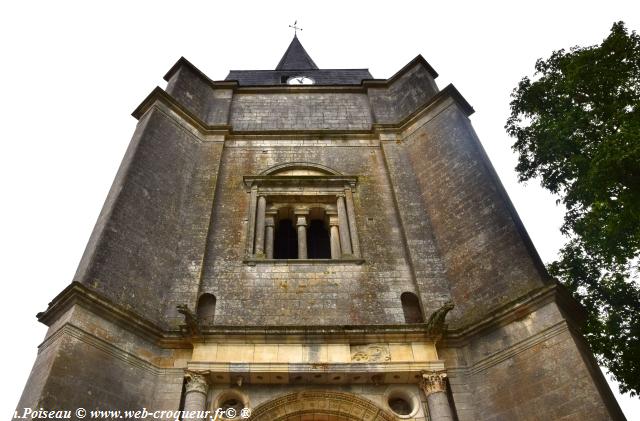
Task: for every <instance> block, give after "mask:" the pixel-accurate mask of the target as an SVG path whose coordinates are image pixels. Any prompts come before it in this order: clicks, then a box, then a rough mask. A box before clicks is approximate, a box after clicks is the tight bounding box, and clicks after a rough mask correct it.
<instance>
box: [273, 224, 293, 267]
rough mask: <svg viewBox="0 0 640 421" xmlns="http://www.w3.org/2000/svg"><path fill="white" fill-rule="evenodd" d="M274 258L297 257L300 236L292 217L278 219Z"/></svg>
mask: <svg viewBox="0 0 640 421" xmlns="http://www.w3.org/2000/svg"><path fill="white" fill-rule="evenodd" d="M273 258H274V259H297V258H298V237H297V235H296V229H295V228H294V227H293V222H292V221H291V220H290V219H282V220H280V221H278V226H277V228H276V229H275V239H274V248H273Z"/></svg>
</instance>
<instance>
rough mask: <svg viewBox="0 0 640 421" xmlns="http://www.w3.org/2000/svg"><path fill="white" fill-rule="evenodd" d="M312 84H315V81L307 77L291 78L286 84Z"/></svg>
mask: <svg viewBox="0 0 640 421" xmlns="http://www.w3.org/2000/svg"><path fill="white" fill-rule="evenodd" d="M314 83H316V81H315V80H313V79H311V78H310V77H308V76H302V75H299V76H291V77H290V78H289V79H287V84H289V85H313V84H314Z"/></svg>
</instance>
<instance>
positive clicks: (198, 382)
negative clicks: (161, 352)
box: [185, 371, 209, 395]
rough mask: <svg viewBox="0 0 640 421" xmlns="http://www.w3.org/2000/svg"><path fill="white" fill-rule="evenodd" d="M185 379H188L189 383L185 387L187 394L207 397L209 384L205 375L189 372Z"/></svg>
mask: <svg viewBox="0 0 640 421" xmlns="http://www.w3.org/2000/svg"><path fill="white" fill-rule="evenodd" d="M185 378H186V379H187V383H186V385H185V392H186V393H190V392H200V393H203V394H205V395H206V394H207V392H208V391H209V383H208V382H207V378H206V377H205V375H204V374H203V373H196V372H193V371H187V373H186V374H185Z"/></svg>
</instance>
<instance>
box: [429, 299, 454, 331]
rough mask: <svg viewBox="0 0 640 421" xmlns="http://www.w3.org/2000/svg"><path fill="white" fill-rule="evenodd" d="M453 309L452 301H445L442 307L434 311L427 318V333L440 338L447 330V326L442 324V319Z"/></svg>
mask: <svg viewBox="0 0 640 421" xmlns="http://www.w3.org/2000/svg"><path fill="white" fill-rule="evenodd" d="M453 307H454V304H453V301H447V302H446V303H444V304H443V305H442V307H440V308H439V309H437V310H436V311H434V312H433V313H432V314H431V316H429V320H427V323H426V330H427V333H429V334H431V335H434V336H442V334H443V333H444V331H445V330H446V329H447V324H446V323H445V322H444V319H445V317H447V313H448V312H450V311H451V310H452V309H453Z"/></svg>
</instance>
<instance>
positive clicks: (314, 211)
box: [244, 163, 361, 263]
mask: <svg viewBox="0 0 640 421" xmlns="http://www.w3.org/2000/svg"><path fill="white" fill-rule="evenodd" d="M244 181H245V185H246V186H247V187H248V190H249V193H250V194H251V196H250V207H249V209H250V213H249V218H248V226H247V245H246V261H247V262H249V263H252V262H254V263H255V262H259V261H275V260H283V259H286V260H320V259H326V260H352V261H353V260H355V261H358V262H359V261H361V257H360V246H359V244H358V235H357V232H356V225H355V211H354V207H353V190H354V189H355V186H356V182H357V178H356V177H353V176H342V175H339V174H337V173H336V172H335V171H332V170H329V169H327V168H326V167H322V166H319V165H314V164H306V163H305V164H301V163H294V164H287V165H282V166H278V167H276V168H275V169H270V170H268V171H266V172H265V173H263V174H262V175H259V176H245V177H244Z"/></svg>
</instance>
